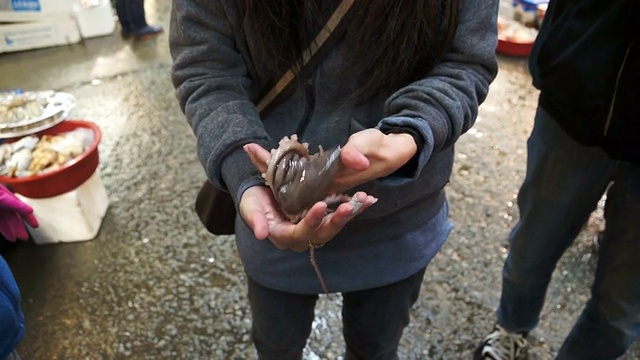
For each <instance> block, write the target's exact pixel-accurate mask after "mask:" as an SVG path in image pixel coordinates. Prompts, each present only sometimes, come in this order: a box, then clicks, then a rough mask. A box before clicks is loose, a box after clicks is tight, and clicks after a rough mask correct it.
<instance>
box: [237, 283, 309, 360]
mask: <svg viewBox="0 0 640 360" xmlns="http://www.w3.org/2000/svg"><path fill="white" fill-rule="evenodd" d="M247 279H248V286H249V302H250V304H251V314H252V318H253V325H252V327H251V336H252V340H253V343H254V345H255V347H256V350H257V352H258V358H259V359H260V360H271V359H273V360H300V359H302V350H303V349H304V347H305V345H306V344H307V338H308V337H309V334H310V333H311V323H312V322H313V318H314V307H315V304H316V300H317V299H318V296H317V295H298V294H290V293H286V292H282V291H277V290H273V289H270V288H267V287H265V286H262V285H260V284H258V283H257V282H255V281H254V280H252V279H251V278H249V277H247Z"/></svg>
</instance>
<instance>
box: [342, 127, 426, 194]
mask: <svg viewBox="0 0 640 360" xmlns="http://www.w3.org/2000/svg"><path fill="white" fill-rule="evenodd" d="M417 151H418V145H417V144H416V142H415V140H414V139H413V136H411V135H409V134H404V133H399V134H384V133H382V132H381V131H380V130H378V129H366V130H362V131H359V132H357V133H355V134H353V135H351V136H350V137H349V139H348V140H347V143H346V144H345V145H344V147H343V148H342V154H341V159H342V164H343V165H344V166H343V169H342V170H341V171H340V172H339V173H338V177H337V178H336V180H335V182H334V190H335V191H336V192H338V193H339V192H343V191H346V190H348V189H351V188H353V187H355V186H357V185H360V184H363V183H365V182H367V181H371V180H375V179H377V178H381V177H384V176H387V175H390V174H392V173H394V172H395V171H396V170H398V169H400V168H401V167H402V166H403V165H404V164H406V163H407V162H408V161H409V160H411V158H412V157H413V156H415V154H416V152H417Z"/></svg>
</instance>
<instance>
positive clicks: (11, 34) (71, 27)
mask: <svg viewBox="0 0 640 360" xmlns="http://www.w3.org/2000/svg"><path fill="white" fill-rule="evenodd" d="M0 39H1V43H0V53H3V52H13V51H22V50H31V49H39V48H44V47H50V46H57V45H68V44H74V43H77V42H79V41H80V32H79V31H78V27H77V25H76V22H75V20H74V19H73V18H72V17H68V18H61V19H58V20H57V21H43V22H27V23H15V24H8V25H0Z"/></svg>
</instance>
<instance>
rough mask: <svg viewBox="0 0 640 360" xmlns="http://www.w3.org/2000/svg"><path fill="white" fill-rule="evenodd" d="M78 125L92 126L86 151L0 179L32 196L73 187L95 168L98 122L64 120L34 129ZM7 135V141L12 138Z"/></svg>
mask: <svg viewBox="0 0 640 360" xmlns="http://www.w3.org/2000/svg"><path fill="white" fill-rule="evenodd" d="M79 127H83V128H88V129H91V130H93V134H94V141H93V143H92V144H91V146H90V147H89V149H88V150H87V151H85V152H84V153H82V154H81V155H80V156H77V157H76V158H74V159H73V160H71V161H70V162H68V163H66V164H64V165H63V166H61V167H60V168H58V169H56V170H53V171H50V172H46V173H44V174H39V175H33V176H27V177H19V178H18V177H6V176H0V183H2V184H4V185H6V186H7V187H8V188H10V189H11V190H13V191H15V192H17V193H18V194H21V195H24V196H26V197H28V198H32V199H41V198H48V197H52V196H56V195H60V194H64V193H66V192H69V191H72V190H74V189H76V188H77V187H78V186H80V185H82V183H84V182H85V181H87V180H88V179H89V177H91V175H93V173H94V172H95V171H96V169H97V168H98V163H99V156H98V144H100V139H101V138H102V132H101V131H100V128H99V127H98V125H96V124H94V123H92V122H89V121H82V120H65V121H62V122H60V123H59V124H57V125H55V126H53V127H51V128H49V129H46V130H43V131H41V132H38V133H36V134H34V135H36V136H42V135H57V134H60V133H64V132H68V131H71V130H74V129H77V128H79ZM17 140H18V139H17V138H16V139H11V140H8V141H7V142H14V141H17Z"/></svg>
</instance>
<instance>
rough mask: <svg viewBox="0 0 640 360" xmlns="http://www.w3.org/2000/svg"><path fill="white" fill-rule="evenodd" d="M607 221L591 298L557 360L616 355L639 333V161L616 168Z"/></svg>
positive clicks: (623, 351)
mask: <svg viewBox="0 0 640 360" xmlns="http://www.w3.org/2000/svg"><path fill="white" fill-rule="evenodd" d="M605 219H606V222H607V226H606V228H605V233H604V239H603V242H602V244H601V247H600V252H599V254H598V268H597V270H596V276H595V280H594V283H593V287H592V290H591V299H590V300H589V302H588V304H587V306H586V307H585V309H584V310H583V312H582V314H581V315H580V317H579V318H578V320H577V322H576V324H575V325H574V327H573V329H572V330H571V332H570V334H569V336H568V337H567V338H566V340H565V341H564V343H563V345H562V347H561V348H560V351H559V352H558V357H557V359H562V360H566V359H580V360H589V359H594V360H595V359H597V360H607V359H617V358H618V357H620V356H622V355H623V354H624V353H625V352H626V351H627V349H628V348H629V346H630V345H631V344H632V342H633V341H634V340H635V339H637V338H638V336H639V335H640V280H639V279H640V260H639V259H640V226H639V225H638V224H640V166H639V165H631V164H627V163H624V164H623V163H621V164H620V166H618V168H617V169H616V172H615V175H614V183H613V184H612V186H611V188H610V189H609V191H608V193H607V200H606V204H605Z"/></svg>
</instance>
